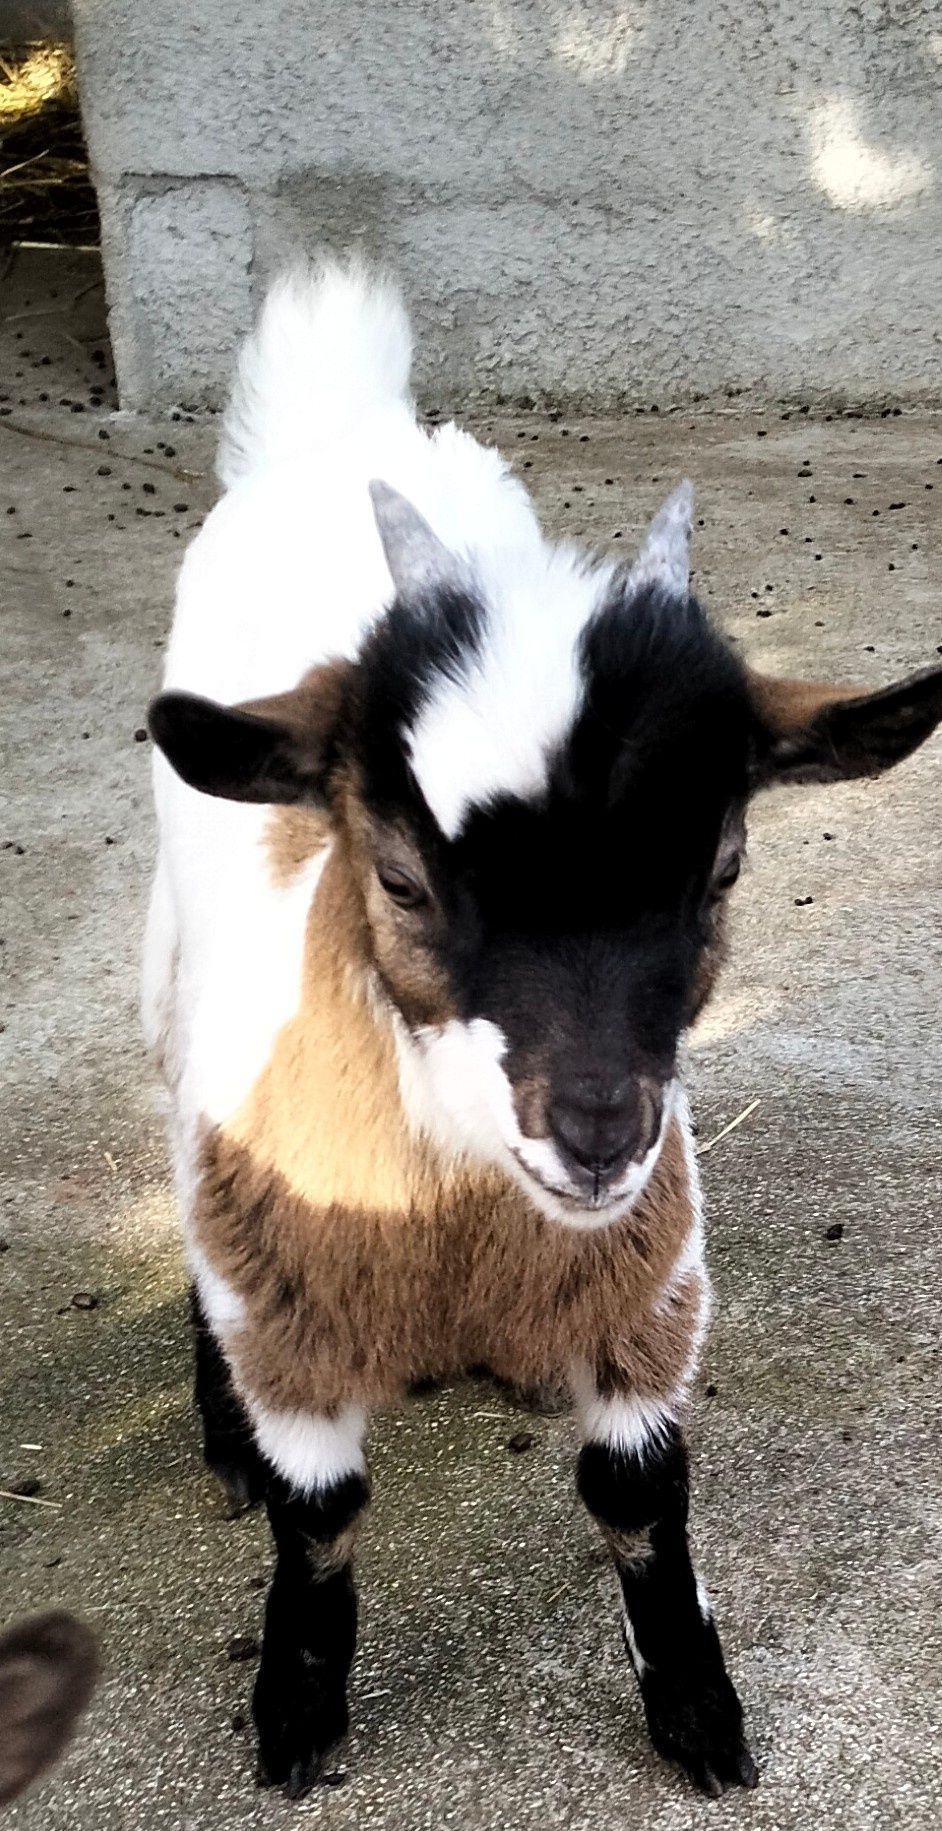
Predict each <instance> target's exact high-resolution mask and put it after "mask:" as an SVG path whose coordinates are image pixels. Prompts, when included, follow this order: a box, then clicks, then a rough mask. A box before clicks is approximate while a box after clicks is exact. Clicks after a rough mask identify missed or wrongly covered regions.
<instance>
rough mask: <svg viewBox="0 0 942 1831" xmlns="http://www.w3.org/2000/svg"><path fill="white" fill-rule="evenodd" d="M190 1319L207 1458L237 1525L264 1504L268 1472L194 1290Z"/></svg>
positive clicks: (207, 1465)
mask: <svg viewBox="0 0 942 1831" xmlns="http://www.w3.org/2000/svg"><path fill="white" fill-rule="evenodd" d="M190 1315H191V1318H192V1323H193V1348H194V1362H195V1365H194V1385H193V1395H194V1398H195V1401H196V1409H197V1411H198V1412H199V1414H200V1418H201V1420H202V1425H203V1458H204V1461H205V1463H206V1467H207V1468H208V1469H209V1470H210V1472H211V1473H212V1474H213V1475H215V1477H216V1480H217V1481H218V1482H219V1485H220V1487H221V1488H222V1491H223V1494H224V1496H225V1499H226V1503H227V1508H228V1511H229V1515H230V1517H231V1518H233V1519H235V1518H237V1517H238V1515H239V1514H240V1513H245V1512H246V1511H247V1510H248V1508H250V1507H254V1506H257V1504H258V1502H259V1501H260V1500H261V1499H262V1496H263V1494H264V1492H265V1468H264V1464H263V1462H262V1459H261V1457H260V1456H259V1454H258V1450H257V1449H256V1447H255V1436H254V1433H253V1430H252V1426H251V1424H250V1422H249V1419H248V1415H247V1413H246V1410H245V1407H244V1405H243V1404H242V1401H241V1399H240V1398H239V1395H238V1393H237V1392H236V1389H235V1387H234V1385H233V1383H232V1375H231V1373H230V1372H229V1368H228V1366H227V1365H226V1358H225V1355H224V1354H223V1351H222V1349H221V1348H220V1346H219V1343H218V1341H217V1340H216V1337H215V1335H214V1334H213V1331H212V1329H211V1328H210V1325H209V1323H208V1321H207V1319H206V1313H205V1311H204V1309H203V1306H202V1304H201V1302H200V1298H199V1293H198V1291H197V1288H196V1286H195V1285H193V1286H192V1287H191V1290H190Z"/></svg>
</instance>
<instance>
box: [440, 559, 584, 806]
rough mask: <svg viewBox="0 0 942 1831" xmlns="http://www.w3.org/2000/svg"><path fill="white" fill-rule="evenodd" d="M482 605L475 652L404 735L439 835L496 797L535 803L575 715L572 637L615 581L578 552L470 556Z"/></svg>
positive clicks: (445, 679)
mask: <svg viewBox="0 0 942 1831" xmlns="http://www.w3.org/2000/svg"><path fill="white" fill-rule="evenodd" d="M470 560H471V566H472V569H473V570H474V571H475V572H476V573H477V574H478V575H479V582H480V589H481V592H482V595H483V598H484V602H485V605H486V607H487V608H486V624H485V630H484V634H483V637H482V642H481V650H480V653H479V654H476V655H475V654H472V655H471V656H469V658H468V662H467V668H466V671H465V672H464V673H463V674H462V675H460V676H455V677H452V676H446V675H440V676H439V678H438V679H437V680H436V682H435V683H434V685H433V687H432V691H431V693H430V695H429V697H428V699H427V700H426V702H425V704H424V706H423V708H422V711H421V712H420V714H419V717H418V720H417V722H416V725H415V727H414V729H413V731H412V732H411V733H410V734H409V736H408V743H409V751H410V755H411V760H412V768H413V771H414V773H415V777H416V780H417V782H418V784H419V787H420V789H421V791H422V795H423V797H424V799H425V801H426V803H427V804H428V806H429V808H430V809H431V812H432V813H433V815H434V817H435V819H436V821H437V822H438V825H439V826H440V828H441V830H442V832H443V833H444V834H445V835H446V837H447V838H449V839H454V838H455V837H456V835H457V834H458V833H459V832H460V830H461V827H462V824H463V822H464V820H465V817H466V815H467V813H468V811H469V809H471V808H472V807H482V806H485V805H486V804H487V802H488V801H490V800H492V799H493V798H494V797H495V796H498V795H514V796H517V797H519V798H520V799H523V800H538V799H539V797H540V795H541V794H542V792H543V790H544V789H545V787H546V780H547V770H548V766H549V763H550V762H551V760H552V757H553V754H554V752H555V751H556V750H557V749H558V748H559V746H560V745H561V744H562V742H563V740H564V739H565V737H566V735H567V733H568V732H569V731H570V730H571V728H572V725H573V722H574V720H575V719H576V718H577V716H578V714H579V710H580V707H581V705H582V698H583V692H584V681H583V677H582V672H581V669H580V666H579V654H578V641H579V637H580V635H581V633H582V630H583V629H584V627H585V625H586V622H587V621H588V619H589V618H590V617H591V616H592V614H593V612H594V611H595V610H596V609H597V608H598V605H599V602H600V599H601V596H602V594H603V591H604V589H605V587H606V585H607V584H608V582H609V579H610V578H611V571H612V569H611V568H610V567H600V568H599V569H597V570H595V571H590V570H589V569H588V568H587V566H586V564H585V562H584V561H583V560H582V559H581V558H580V556H579V555H577V554H576V553H575V552H574V551H572V550H570V549H568V548H564V547H559V548H549V547H544V548H543V550H542V552H539V551H536V552H534V551H532V550H531V551H530V552H528V553H524V554H522V555H521V554H496V555H493V554H485V553H482V554H481V555H480V556H478V555H477V554H476V553H475V552H474V550H473V548H472V550H471V554H470Z"/></svg>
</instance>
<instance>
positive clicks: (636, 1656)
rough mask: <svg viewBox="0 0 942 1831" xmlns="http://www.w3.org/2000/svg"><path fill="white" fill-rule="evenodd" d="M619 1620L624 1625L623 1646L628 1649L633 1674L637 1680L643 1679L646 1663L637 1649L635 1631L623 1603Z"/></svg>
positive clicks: (626, 1606)
mask: <svg viewBox="0 0 942 1831" xmlns="http://www.w3.org/2000/svg"><path fill="white" fill-rule="evenodd" d="M621 1618H622V1622H623V1623H624V1628H625V1645H626V1647H627V1648H628V1657H629V1658H630V1660H631V1663H632V1665H633V1666H634V1669H635V1672H636V1674H637V1676H638V1678H643V1677H644V1675H645V1673H646V1671H647V1669H648V1662H647V1660H646V1659H644V1658H642V1655H641V1651H640V1649H639V1647H638V1642H637V1640H636V1639H635V1631H634V1628H633V1627H632V1625H631V1616H630V1615H629V1613H628V1605H627V1603H626V1602H624V1601H623V1602H622V1609H621Z"/></svg>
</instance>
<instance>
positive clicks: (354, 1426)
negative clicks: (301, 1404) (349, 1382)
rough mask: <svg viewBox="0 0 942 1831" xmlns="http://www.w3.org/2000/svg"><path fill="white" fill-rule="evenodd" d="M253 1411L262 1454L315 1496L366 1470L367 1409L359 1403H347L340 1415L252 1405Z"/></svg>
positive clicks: (293, 1482)
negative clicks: (331, 1415) (316, 1413)
mask: <svg viewBox="0 0 942 1831" xmlns="http://www.w3.org/2000/svg"><path fill="white" fill-rule="evenodd" d="M249 1413H250V1416H251V1419H252V1425H253V1429H254V1431H255V1438H256V1441H257V1443H258V1447H259V1449H260V1450H261V1452H262V1455H263V1456H264V1457H266V1459H267V1460H268V1461H269V1462H270V1463H271V1464H272V1467H273V1468H275V1469H277V1471H278V1473H279V1475H281V1476H283V1477H284V1479H285V1481H289V1482H290V1483H291V1486H292V1487H293V1488H297V1489H298V1490H299V1492H300V1493H302V1494H313V1493H315V1492H317V1491H318V1490H323V1489H324V1488H331V1487H334V1486H335V1485H336V1483H337V1482H338V1481H342V1480H343V1478H344V1476H345V1475H362V1474H364V1473H365V1471H366V1458H365V1456H364V1454H363V1434H364V1431H365V1429H366V1413H365V1412H364V1411H363V1410H362V1409H361V1407H360V1406H359V1405H347V1406H345V1407H344V1409H343V1411H341V1412H340V1413H339V1414H338V1416H337V1417H336V1418H323V1417H316V1416H311V1415H310V1414H309V1413H307V1412H299V1411H297V1412H295V1411H280V1412H275V1411H267V1410H266V1409H265V1407H264V1406H262V1405H253V1404H251V1403H250V1404H249Z"/></svg>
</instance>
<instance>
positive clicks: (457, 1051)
mask: <svg viewBox="0 0 942 1831" xmlns="http://www.w3.org/2000/svg"><path fill="white" fill-rule="evenodd" d="M393 1034H394V1036H395V1040H396V1052H397V1056H398V1068H399V1088H400V1092H401V1095H402V1102H403V1107H404V1109H405V1112H406V1116H407V1118H408V1119H409V1121H410V1123H411V1124H412V1126H413V1128H414V1129H415V1131H417V1132H419V1133H420V1134H422V1135H424V1136H425V1137H427V1138H430V1139H431V1140H432V1142H433V1143H436V1144H438V1145H439V1146H440V1147H441V1148H442V1149H443V1150H445V1151H449V1152H459V1153H460V1154H461V1155H462V1156H465V1157H468V1158H470V1159H471V1160H472V1161H473V1162H478V1163H486V1164H494V1165H495V1166H496V1167H497V1168H498V1169H502V1170H504V1171H505V1172H506V1174H507V1175H508V1176H510V1177H511V1178H512V1180H513V1181H514V1182H515V1183H517V1184H518V1186H519V1187H520V1188H521V1189H523V1190H524V1192H525V1194H526V1195H528V1196H529V1198H530V1200H531V1201H532V1203H533V1204H534V1207H536V1208H538V1209H539V1210H540V1212H541V1213H542V1214H545V1215H546V1216H547V1217H548V1218H549V1219H550V1220H553V1221H560V1222H562V1223H563V1225H564V1226H567V1227H576V1228H580V1229H586V1228H596V1227H607V1226H610V1225H611V1223H612V1222H613V1221H617V1220H621V1219H622V1217H623V1216H624V1215H626V1214H627V1213H628V1212H629V1211H630V1209H631V1208H632V1207H633V1206H634V1203H635V1202H636V1201H637V1200H638V1197H639V1196H640V1194H641V1192H642V1190H643V1189H644V1187H645V1185H646V1184H647V1182H648V1180H649V1178H650V1176H651V1172H652V1170H653V1169H654V1165H655V1163H656V1162H657V1159H658V1155H659V1153H660V1150H661V1146H662V1144H663V1140H664V1134H665V1131H666V1129H667V1124H668V1121H669V1118H670V1114H671V1111H672V1110H673V1101H674V1088H675V1083H673V1082H672V1083H671V1084H670V1086H668V1087H667V1088H666V1089H665V1093H664V1114H663V1118H662V1122H661V1130H660V1133H659V1135H658V1138H657V1141H656V1143H655V1144H654V1145H653V1146H652V1148H651V1150H650V1151H649V1152H648V1154H647V1156H646V1157H644V1158H643V1159H642V1161H641V1163H639V1164H631V1165H630V1166H629V1168H628V1170H627V1171H626V1172H625V1175H624V1176H623V1177H622V1178H621V1180H620V1181H619V1182H618V1183H617V1184H615V1185H613V1186H612V1187H611V1188H609V1189H606V1190H604V1191H603V1194H602V1198H601V1200H600V1203H599V1205H598V1206H597V1207H593V1206H592V1205H586V1206H583V1205H581V1204H582V1203H583V1200H584V1197H583V1195H582V1193H581V1191H579V1190H577V1189H576V1188H575V1186H574V1185H573V1184H572V1182H571V1180H570V1177H569V1174H568V1171H567V1170H566V1167H565V1165H564V1164H563V1162H562V1159H561V1158H560V1157H559V1155H558V1153H557V1151H556V1150H555V1148H554V1146H553V1144H552V1142H551V1141H550V1140H549V1139H534V1138H527V1137H525V1136H524V1134H523V1133H522V1132H521V1130H520V1127H519V1124H518V1122H517V1115H516V1112H515V1111H514V1103H513V1091H512V1089H511V1085H510V1082H509V1080H508V1079H507V1076H506V1074H505V1073H504V1070H503V1067H502V1066H501V1063H502V1059H503V1057H504V1055H505V1053H506V1049H507V1042H506V1038H505V1037H504V1035H503V1033H502V1031H501V1030H500V1029H499V1028H498V1026H497V1025H496V1024H493V1023H490V1022H489V1021H488V1020H487V1019H486V1018H483V1017H476V1018H473V1019H472V1020H471V1022H470V1023H461V1022H460V1021H459V1020H458V1019H453V1020H452V1021H451V1022H450V1023H447V1024H443V1025H442V1026H441V1027H435V1028H433V1027H431V1026H430V1027H428V1028H426V1029H423V1030H420V1031H418V1032H417V1033H416V1034H415V1035H413V1033H412V1032H411V1031H409V1030H407V1029H406V1026H405V1025H404V1024H403V1023H402V1022H401V1020H400V1021H399V1022H396V1021H395V1020H394V1023H393ZM547 1185H549V1186H547ZM554 1191H557V1193H554ZM570 1191H571V1193H570Z"/></svg>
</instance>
